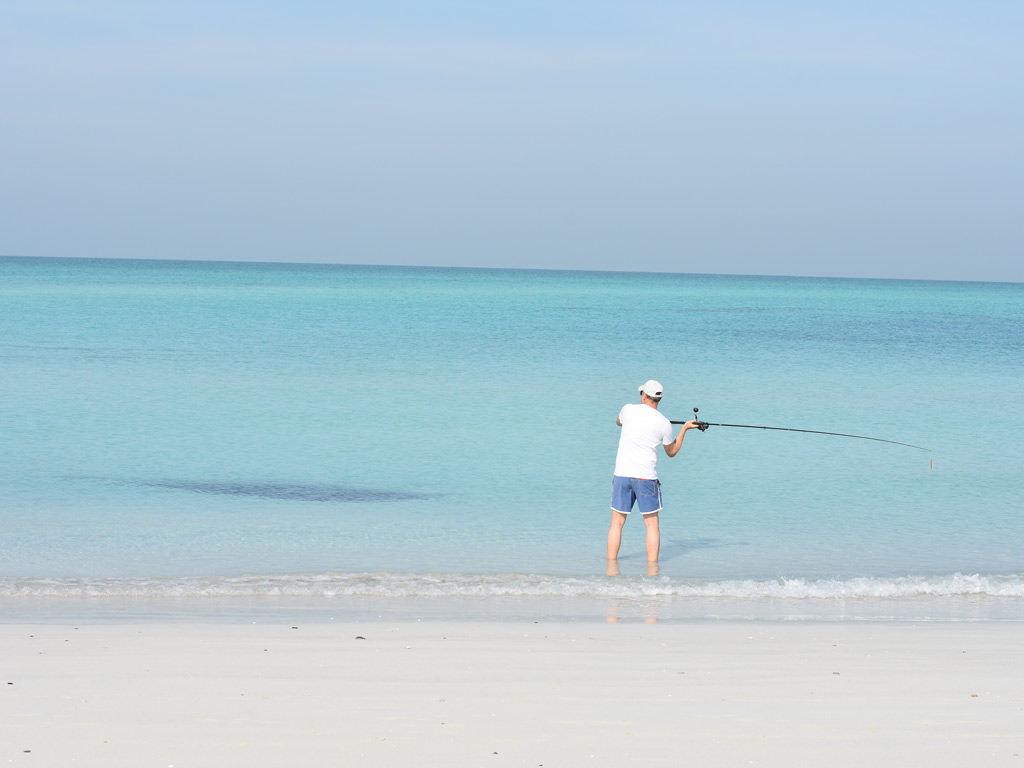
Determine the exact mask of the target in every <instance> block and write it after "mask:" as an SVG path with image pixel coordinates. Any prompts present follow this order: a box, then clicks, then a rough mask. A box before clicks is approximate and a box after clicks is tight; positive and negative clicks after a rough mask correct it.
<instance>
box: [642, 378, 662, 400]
mask: <svg viewBox="0 0 1024 768" xmlns="http://www.w3.org/2000/svg"><path fill="white" fill-rule="evenodd" d="M637 391H639V392H643V393H644V394H645V395H647V396H648V397H651V398H654V399H658V398H660V397H661V394H662V391H663V389H662V386H661V382H660V381H655V380H654V379H649V380H648V381H646V382H644V383H643V384H642V385H640V386H639V387H637Z"/></svg>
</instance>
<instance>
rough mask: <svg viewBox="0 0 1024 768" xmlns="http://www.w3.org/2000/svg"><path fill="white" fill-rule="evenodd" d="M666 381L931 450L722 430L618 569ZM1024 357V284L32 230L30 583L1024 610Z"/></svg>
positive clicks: (1, 337) (701, 447)
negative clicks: (179, 249)
mask: <svg viewBox="0 0 1024 768" xmlns="http://www.w3.org/2000/svg"><path fill="white" fill-rule="evenodd" d="M648 378H657V379H659V380H660V381H661V382H662V383H663V384H664V385H665V389H666V394H665V398H664V400H663V402H662V406H661V409H662V412H663V413H665V414H666V415H668V416H669V417H670V418H672V419H685V418H688V417H690V416H691V415H692V409H693V407H695V406H696V407H699V408H700V414H701V416H702V417H703V418H705V419H707V420H708V421H712V422H727V423H739V424H766V425H777V426H785V427H795V428H803V429H818V430H826V431H835V432H848V433H855V434H862V435H871V436H876V437H881V438H886V439H891V440H898V441H902V442H907V443H913V444H915V445H920V446H925V447H927V448H929V449H930V452H927V453H926V452H922V451H917V450H913V449H911V448H906V447H901V446H896V445H888V444H883V443H878V442H871V441H866V440H854V439H847V438H838V437H825V436H818V435H804V434H795V433H786V432H765V431H760V430H746V429H728V428H722V427H712V428H711V429H709V430H708V431H707V432H705V433H699V432H691V433H690V434H688V435H687V437H686V442H685V444H684V446H683V450H682V451H681V452H680V454H679V456H677V457H676V458H674V459H668V458H667V457H666V456H664V455H662V456H661V458H660V460H659V474H660V475H661V478H662V482H663V497H664V503H665V510H664V512H663V513H662V516H661V523H662V537H663V538H662V560H661V564H660V572H659V573H657V574H648V573H647V568H646V562H645V561H646V557H645V555H644V548H643V530H642V529H643V525H642V522H641V521H640V520H639V519H635V520H630V522H629V523H628V524H627V526H626V529H625V535H624V539H623V547H622V556H621V559H620V567H621V573H620V575H618V576H609V575H607V574H606V562H605V559H604V546H605V541H604V539H605V534H606V531H607V525H608V520H609V516H610V512H609V508H608V507H609V496H610V487H611V471H612V466H613V463H614V456H615V449H616V444H617V439H618V428H617V427H616V426H615V417H616V414H617V413H618V410H619V408H620V407H621V406H622V404H623V403H625V402H627V401H635V400H636V396H637V392H636V388H637V386H638V385H639V384H641V383H642V382H643V381H644V380H646V379H648ZM1022 383H1024V285H1019V284H992V283H989V284H984V283H951V282H916V281H885V280H841V279H813V278H780V277H735V276H708V275H686V274H639V273H608V272H558V271H520V270H470V269H442V268H437V269H429V268H404V267H367V266H320V265H272V264H241V263H199V262H153V261H113V260H109V261H107V260H77V259H20V258H3V259H0V526H2V534H0V600H2V604H3V606H4V608H3V609H4V610H5V611H7V614H8V615H9V616H11V615H13V616H17V615H20V613H21V612H23V611H28V610H31V609H32V606H33V605H37V604H38V603H39V601H41V600H45V601H47V605H50V606H52V605H54V601H56V602H57V603H58V604H59V603H60V601H61V600H65V599H66V600H86V601H87V602H88V601H94V602H92V603H89V604H90V605H96V606H99V605H102V604H103V601H104V600H110V599H117V598H124V597H132V598H133V599H146V600H156V601H160V600H168V601H170V600H182V599H191V598H196V597H199V596H202V597H204V598H209V599H216V600H220V601H221V603H223V601H224V600H227V601H228V602H229V603H230V601H231V600H232V599H236V598H237V599H243V598H244V599H246V600H252V599H257V600H258V599H262V598H267V597H274V596H277V597H280V599H289V598H293V599H295V600H303V601H306V604H310V603H312V604H316V603H317V602H318V601H331V607H332V609H336V608H338V606H340V605H343V604H344V601H345V600H346V599H350V600H353V601H359V600H366V599H373V600H375V601H377V603H375V605H379V604H384V605H387V604H388V601H393V604H396V605H397V604H398V603H399V602H403V601H408V600H410V599H420V598H423V599H427V600H428V601H429V600H433V599H436V600H438V601H440V602H437V603H436V604H437V605H441V604H443V603H444V601H449V603H446V604H450V602H451V601H453V600H454V601H456V602H458V601H459V600H462V603H460V606H461V607H458V608H455V609H453V610H456V611H458V610H463V611H464V610H466V600H469V601H470V602H472V601H477V600H487V599H494V600H500V599H504V598H509V599H511V600H515V599H520V598H523V599H525V598H530V599H540V600H546V599H550V600H555V601H559V604H560V605H562V606H564V605H566V604H570V605H571V604H572V601H574V600H578V601H580V604H581V605H582V604H584V603H585V602H586V601H594V600H597V601H608V600H614V601H625V603H626V604H628V605H632V604H634V603H635V604H636V605H640V603H642V602H644V601H647V602H648V603H649V602H650V601H651V600H655V601H659V605H660V610H661V611H662V612H663V614H662V615H674V614H673V611H676V612H677V613H679V612H682V613H686V611H688V610H689V611H690V612H691V613H692V612H693V611H692V610H691V609H692V608H693V606H704V608H698V609H696V613H698V614H700V613H701V611H704V610H705V609H706V613H708V614H712V613H715V612H716V611H719V610H721V606H722V605H723V601H724V603H728V601H730V600H733V601H742V602H743V604H744V605H747V606H755V608H756V607H760V609H763V610H765V611H767V612H768V613H772V612H773V611H775V612H777V613H778V614H779V615H795V614H801V613H803V612H804V611H805V609H807V606H809V605H819V606H820V605H825V606H831V609H835V607H836V606H841V610H839V611H838V613H841V614H843V615H846V616H856V615H858V610H859V609H858V608H857V606H858V605H859V603H858V602H857V601H866V600H871V601H874V602H873V603H872V605H875V606H877V605H878V604H879V601H883V602H884V604H885V608H884V610H882V613H884V614H886V615H893V616H899V615H900V614H901V611H904V609H905V610H906V611H908V612H915V611H916V612H917V613H915V615H918V614H919V615H923V616H946V615H963V616H973V615H978V614H979V612H980V613H981V614H984V615H989V614H995V615H998V616H999V617H1002V618H1017V619H1024V515H1022V514H1021V513H1022V506H1024V503H1022V499H1024V493H1022V491H1024V482H1022V476H1024V475H1022V471H1021V467H1022V461H1024V395H1022V393H1024V386H1022ZM932 467H934V469H933V468H932ZM282 596H283V597H282ZM339 601H340V602H339ZM631 601H632V602H631ZM474 604H476V605H479V603H474ZM709 605H714V606H716V607H714V608H713V609H712V608H707V606H709ZM921 605H924V606H925V607H924V608H921ZM684 606H686V608H685V609H684V608H683V607H684ZM910 606H915V607H914V608H913V610H911V608H910ZM561 610H564V611H566V612H568V613H572V609H571V608H568V609H564V608H563V609H561ZM726 612H728V610H726ZM755 612H756V610H755ZM834 612H835V611H834Z"/></svg>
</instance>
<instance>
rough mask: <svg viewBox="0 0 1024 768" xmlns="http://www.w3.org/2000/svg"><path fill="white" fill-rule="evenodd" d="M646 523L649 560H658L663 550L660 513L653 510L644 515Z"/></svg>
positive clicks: (650, 561) (654, 561)
mask: <svg viewBox="0 0 1024 768" xmlns="http://www.w3.org/2000/svg"><path fill="white" fill-rule="evenodd" d="M644 525H646V526H647V562H649V563H656V562H658V554H659V553H660V552H661V530H660V529H659V528H658V513H657V512H652V513H651V514H649V515H644Z"/></svg>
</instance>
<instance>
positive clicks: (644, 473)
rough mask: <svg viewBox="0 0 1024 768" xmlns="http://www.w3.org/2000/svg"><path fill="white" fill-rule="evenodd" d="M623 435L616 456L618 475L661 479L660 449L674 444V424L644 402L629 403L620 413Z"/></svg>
mask: <svg viewBox="0 0 1024 768" xmlns="http://www.w3.org/2000/svg"><path fill="white" fill-rule="evenodd" d="M619 422H620V423H621V424H622V434H620V435H619V452H618V453H617V454H616V455H615V474H616V475H618V476H619V477H642V478H644V479H645V480H657V479H658V469H657V465H658V446H659V445H671V444H672V443H673V442H674V441H673V439H672V423H671V422H670V421H669V420H668V419H666V418H665V417H664V416H662V415H661V414H660V413H658V412H657V411H656V410H655V409H654V408H651V406H649V405H644V404H643V403H627V404H626V405H624V406H622V410H621V411H619Z"/></svg>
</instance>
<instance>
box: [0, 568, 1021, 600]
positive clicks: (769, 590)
mask: <svg viewBox="0 0 1024 768" xmlns="http://www.w3.org/2000/svg"><path fill="white" fill-rule="evenodd" d="M40 597H46V598H108V597H109V598H117V597H131V598H230V597H245V598H260V597H306V598H310V597H312V598H344V597H366V598H435V597H436V598H453V597H512V598H515V597H525V598H626V599H628V598H651V597H664V598H678V599H684V600H685V599H726V600H728V599H740V600H792V601H797V600H825V601H842V600H858V599H874V600H878V599H883V600H902V599H918V600H920V599H931V598H934V599H941V598H951V597H955V598H1011V599H1012V598H1016V599H1020V598H1024V574H1010V575H980V574H973V575H971V574H962V573H957V574H953V575H949V576H937V577H916V576H906V577H901V578H892V579H888V578H853V579H805V578H780V579H771V580H724V581H699V580H677V579H669V578H667V577H662V578H641V577H604V576H581V577H573V576H545V575H535V574H529V575H527V574H406V573H323V574H293V575H268V576H256V575H248V576H232V577H217V578H203V577H178V578H59V579H42V578H40V579H32V578H0V598H40Z"/></svg>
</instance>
